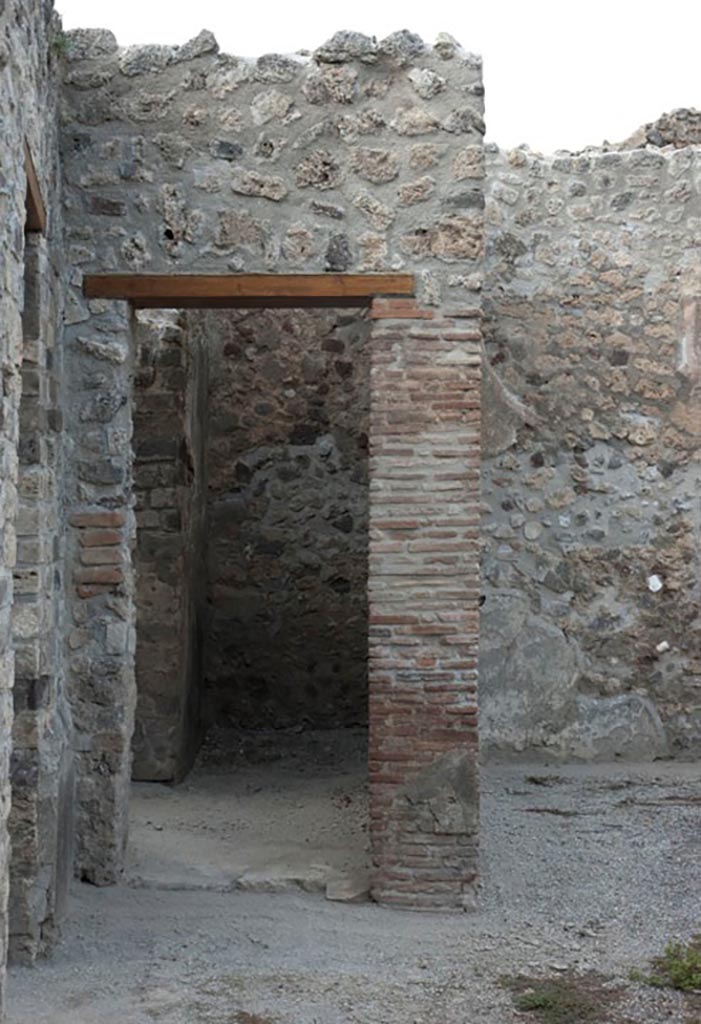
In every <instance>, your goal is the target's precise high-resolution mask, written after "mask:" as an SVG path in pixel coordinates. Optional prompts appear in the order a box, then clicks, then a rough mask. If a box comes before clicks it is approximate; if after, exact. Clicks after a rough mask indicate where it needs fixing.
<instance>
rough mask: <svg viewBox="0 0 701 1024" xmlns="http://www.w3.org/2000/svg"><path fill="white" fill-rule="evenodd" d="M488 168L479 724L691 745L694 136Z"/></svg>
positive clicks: (560, 747)
mask: <svg viewBox="0 0 701 1024" xmlns="http://www.w3.org/2000/svg"><path fill="white" fill-rule="evenodd" d="M687 120H688V119H687ZM683 123H684V124H686V120H685V121H684V122H683ZM488 181H489V188H488V222H489V231H488V244H487V277H486V283H485V292H484V308H485V313H486V318H487V319H486V341H487V362H488V367H489V372H488V373H486V375H485V392H484V408H485V420H484V426H485V431H484V450H485V451H484V454H485V461H484V464H483V497H484V500H485V503H486V505H487V507H488V512H487V515H486V518H485V520H484V526H483V529H484V536H485V549H484V594H485V598H486V599H485V603H484V606H483V619H482V653H481V663H480V664H481V696H482V719H481V724H482V736H483V738H484V740H485V742H486V743H487V744H493V745H496V746H499V747H504V748H509V749H522V748H524V747H530V746H535V747H546V748H548V749H552V750H554V751H559V752H563V753H573V754H576V755H581V756H587V757H588V756H614V755H619V754H620V755H624V756H625V755H634V756H642V757H651V756H655V755H663V754H666V753H679V752H682V753H683V752H692V751H694V750H695V751H698V749H699V741H700V740H701V700H700V699H699V698H700V696H701V692H700V688H701V660H700V658H701V647H700V642H701V634H700V632H699V621H700V620H699V614H698V608H699V600H700V599H701V587H700V580H699V551H700V548H699V542H700V539H701V538H700V537H699V486H700V485H701V473H700V465H699V441H700V440H701V418H700V415H699V408H700V406H699V398H700V396H699V367H700V365H701V363H700V357H701V333H700V324H701V320H700V319H699V312H698V305H697V304H698V299H699V285H700V283H701V282H700V280H699V274H698V254H699V244H700V243H701V199H700V197H699V185H700V183H701V151H700V150H699V149H698V148H682V149H678V150H676V151H675V150H674V149H672V148H669V149H657V148H653V147H648V148H639V149H634V150H631V151H626V152H608V153H602V152H591V153H585V154H582V155H580V156H566V155H561V156H556V157H554V158H547V159H545V158H541V157H539V156H536V155H534V154H532V153H529V152H527V151H524V150H516V151H514V152H511V153H503V154H502V153H497V152H494V151H492V152H490V153H489V169H488ZM505 389H506V390H505Z"/></svg>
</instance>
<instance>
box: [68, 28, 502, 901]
mask: <svg viewBox="0 0 701 1024" xmlns="http://www.w3.org/2000/svg"><path fill="white" fill-rule="evenodd" d="M216 49H217V48H216V43H215V42H214V40H213V38H212V37H211V35H210V34H209V33H206V32H205V33H202V34H201V35H200V36H199V37H198V38H197V39H195V40H193V41H192V42H190V43H188V44H186V45H185V46H183V47H179V48H173V47H166V46H152V47H136V48H130V49H127V50H122V51H119V50H118V49H117V47H116V44H115V42H114V39H113V37H112V36H111V35H110V34H109V33H107V32H100V31H83V32H77V33H71V34H70V38H69V41H68V58H69V61H70V67H69V70H68V74H67V76H66V83H65V88H64V91H63V100H64V119H63V120H64V129H63V158H64V173H65V180H66V217H67V221H68V241H69V246H68V257H69V259H70V260H71V265H72V275H73V276H72V289H71V294H70V295H69V296H68V306H67V323H68V329H67V336H68V345H67V352H68V354H69V359H70V371H69V377H70V380H71V384H72V388H73V390H72V395H71V402H70V405H69V408H70V423H69V431H70V434H71V437H72V439H73V444H74V446H75V449H74V455H75V458H74V461H73V464H72V465H73V468H72V477H71V479H70V480H69V497H70V502H71V524H72V526H73V527H75V532H74V534H73V536H72V538H71V545H72V547H71V550H72V553H73V555H74V558H75V553H76V551H77V548H78V543H79V541H78V536H77V534H79V533H80V532H81V531H83V530H87V529H93V528H102V527H103V526H108V527H110V528H112V527H115V528H118V529H120V530H121V531H122V535H123V539H122V542H121V544H120V545H118V548H119V555H120V562H119V564H116V563H115V562H114V561H113V560H111V561H110V562H109V564H105V565H102V566H97V565H93V566H90V567H88V566H78V562H77V559H75V561H74V564H75V565H76V570H75V573H74V576H73V579H72V581H71V582H72V584H73V586H74V603H73V609H72V614H73V615H74V617H75V618H76V619H77V620H79V621H80V624H81V628H82V630H83V636H84V640H83V641H82V645H81V648H80V651H79V653H78V654H77V655H76V659H77V661H78V668H77V670H76V671H74V672H73V673H72V676H73V679H74V682H75V707H76V714H77V716H78V719H79V720H78V728H79V730H80V736H81V739H82V745H81V756H80V762H79V766H78V767H79V794H80V796H79V802H78V803H79V809H80V822H79V828H78V861H79V868H80V871H81V873H82V874H83V875H84V876H85V877H86V878H90V879H92V880H93V881H96V882H106V881H110V880H112V879H114V878H115V877H116V875H117V874H118V872H119V869H120V865H121V857H122V852H123V845H124V841H125V836H126V808H127V786H128V779H129V740H130V736H131V731H132V718H133V707H134V678H133V649H134V647H133V645H134V639H133V629H132V627H133V608H134V602H133V573H132V563H131V556H130V540H131V536H132V534H133V517H132V514H131V463H130V460H131V455H130V418H131V409H130V398H129V394H130V387H129V366H130V351H131V349H130V345H131V340H130V339H131V325H130V322H129V315H128V311H127V310H125V308H124V305H123V304H120V303H110V302H104V301H91V302H86V301H85V300H84V299H83V297H82V295H81V290H80V289H81V280H82V275H83V273H88V272H94V271H110V270H121V271H151V272H157V271H160V272H177V271H180V272H183V271H188V272H198V271H199V272H205V271H206V272H213V273H226V272H232V271H240V270H247V271H263V272H282V271H286V272H293V273H297V272H304V271H308V272H317V273H318V272H322V273H323V272H326V271H337V272H345V271H349V272H373V271H383V270H385V271H386V270H404V271H406V272H408V273H412V274H414V275H415V277H416V281H417V300H418V302H417V303H414V302H391V301H390V302H387V303H384V304H383V303H380V304H379V305H376V307H375V308H374V310H373V316H374V317H375V320H374V326H373V330H372V343H371V348H372V350H373V358H374V359H375V364H374V368H373V370H372V371H371V381H372V380H373V377H372V373H374V375H375V376H374V380H375V382H376V384H375V385H374V386H375V387H376V390H377V392H378V396H379V397H378V401H377V404H376V406H375V413H374V419H373V415H371V430H370V435H371V436H370V447H371V453H370V455H371V459H370V493H371V499H370V544H371V554H370V596H371V615H372V614H373V613H374V617H375V618H374V623H373V629H374V633H373V638H372V642H373V645H374V646H373V652H372V656H371V683H370V689H371V692H372V688H373V685H375V686H376V696H377V698H378V703H376V704H375V705H374V714H375V720H376V722H377V724H378V726H380V725H382V726H383V728H379V729H378V730H376V731H375V733H374V740H373V753H372V757H371V764H370V770H371V786H373V787H374V792H375V794H376V799H375V802H374V804H373V809H372V821H371V827H372V831H373V841H374V847H375V857H376V863H377V865H378V886H379V888H378V892H379V894H381V895H382V896H383V897H385V896H386V897H387V898H391V899H396V901H397V902H402V901H406V902H410V901H411V899H412V898H413V896H414V895H415V894H416V893H423V894H424V896H425V897H426V899H427V900H428V901H429V903H430V902H431V901H433V902H435V903H441V902H443V903H445V902H451V903H454V904H458V903H460V902H461V901H462V900H463V899H464V898H465V893H466V891H467V890H468V889H469V887H470V885H471V882H472V877H473V874H474V843H473V839H474V833H475V822H476V819H475V812H476V792H475V787H474V784H473V783H474V779H473V773H472V766H473V764H474V756H475V755H474V751H475V746H474V743H472V745H471V746H469V747H466V745H465V739H466V737H471V738H472V740H474V739H475V738H476V721H475V708H474V702H475V664H474V654H475V644H476V636H477V621H476V614H475V610H476V604H477V599H478V591H477V584H476V574H477V559H476V555H475V551H474V547H473V546H472V542H473V539H474V533H475V529H476V526H475V523H474V519H473V518H472V517H473V506H474V500H475V496H476V489H477V461H478V460H477V452H478V438H477V434H476V430H477V427H478V422H479V395H478V394H477V392H476V386H477V384H478V382H479V373H480V369H479V349H478V345H479V337H480V334H479V312H480V311H479V295H478V293H477V291H476V289H477V288H478V287H479V276H478V270H479V266H480V260H481V254H482V220H483V213H482V206H483V194H482V177H483V148H482V133H483V130H484V125H483V122H482V92H483V89H482V83H481V66H480V62H479V60H478V59H477V58H474V57H472V56H470V55H467V54H465V53H463V52H462V51H461V50H460V49H459V47H458V46H457V45H456V44H455V42H454V41H453V40H451V39H450V38H449V37H446V36H442V37H440V38H439V40H438V41H437V43H436V44H435V46H434V47H429V46H426V45H425V44H424V43H422V42H421V40H419V39H417V37H415V36H412V35H411V34H410V33H408V32H402V33H397V34H395V35H393V36H390V37H388V39H386V40H384V41H383V42H382V43H379V44H378V43H376V42H375V41H373V40H371V39H369V38H367V37H364V36H360V35H358V34H354V33H339V34H338V35H337V36H335V37H334V39H333V40H331V42H330V43H329V44H328V45H326V46H324V47H321V48H320V49H319V50H318V51H316V53H315V54H314V55H313V56H312V57H311V58H302V57H293V58H290V57H281V56H279V55H268V56H265V57H262V58H260V59H259V60H258V61H244V60H240V59H238V58H234V57H229V56H225V55H218V54H217V52H216ZM372 388H373V385H372V384H371V396H372V393H373V391H372ZM385 393H386V394H385ZM372 405H373V398H372V397H371V407H372ZM373 424H374V425H373ZM373 434H374V437H373ZM415 462H420V463H421V465H420V468H419V469H418V471H417V472H412V466H413V465H414V463H415ZM373 506H374V507H375V518H374V520H373ZM410 511H411V513H412V514H411V515H409V514H408V513H409V512H410ZM405 513H406V515H405ZM436 519H438V520H439V521H441V522H442V523H443V528H441V527H438V528H437V529H438V533H437V534H434V532H433V531H434V529H436V527H435V520H436ZM453 519H455V521H456V525H455V529H451V522H452V520H453ZM402 524H405V525H402ZM462 541H468V543H466V545H465V546H464V547H463V548H462V549H460V550H459V549H458V548H457V547H456V545H458V544H459V543H460V542H462ZM373 545H375V549H374V554H373ZM400 578H401V579H402V586H401V587H398V586H397V583H398V581H399V580H400ZM424 599H425V607H424V606H423V605H422V602H424ZM107 636H109V637H110V641H109V646H108V644H107V640H106V638H107ZM83 665H84V666H86V670H85V671H83V670H82V668H81V666H83ZM87 666H89V667H90V670H89V672H88V671H87ZM373 679H374V680H375V682H374V684H373ZM392 679H394V681H395V683H396V686H391V685H390V680H392ZM434 687H435V689H434ZM390 690H391V692H390ZM409 709H411V713H410V714H409V713H408V711H409ZM372 718H373V705H372V702H371V721H372ZM390 761H391V762H392V764H393V766H394V767H393V770H392V772H391V773H388V772H385V771H384V769H385V767H386V765H387V764H388V763H389V762H390ZM436 761H438V762H440V763H439V764H438V766H437V767H436V768H435V770H432V766H433V765H434V763H435V762H436ZM425 772H428V773H429V774H428V776H424V774H422V773H425ZM419 776H421V781H420V782H417V781H416V780H417V777H419ZM414 783H416V784H415V785H414ZM412 786H414V788H411V787H412ZM432 801H434V802H435V801H437V802H438V803H440V804H441V807H442V808H443V810H442V811H441V812H440V813H438V812H436V813H438V818H436V815H435V814H434V813H433V812H432V811H431V810H430V807H431V806H432ZM380 867H381V871H380Z"/></svg>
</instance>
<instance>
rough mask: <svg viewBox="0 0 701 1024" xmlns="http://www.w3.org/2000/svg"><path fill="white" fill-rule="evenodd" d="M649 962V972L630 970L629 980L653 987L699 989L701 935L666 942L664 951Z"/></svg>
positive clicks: (700, 989) (681, 989)
mask: <svg viewBox="0 0 701 1024" xmlns="http://www.w3.org/2000/svg"><path fill="white" fill-rule="evenodd" d="M651 964H652V971H651V972H650V973H649V974H645V973H643V972H642V971H638V970H632V971H631V972H630V975H629V977H630V979H631V981H640V982H644V983H645V984H646V985H653V986H654V987H655V988H676V989H679V990H680V991H681V992H697V991H701V935H694V936H693V937H692V938H691V939H690V940H689V941H688V942H668V943H667V945H666V946H665V951H664V953H662V955H661V956H656V957H655V958H654V960H652V962H651Z"/></svg>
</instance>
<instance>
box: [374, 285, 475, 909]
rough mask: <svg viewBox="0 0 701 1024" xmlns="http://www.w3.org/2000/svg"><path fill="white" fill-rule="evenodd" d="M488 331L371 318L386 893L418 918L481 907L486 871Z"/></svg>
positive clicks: (379, 779)
mask: <svg viewBox="0 0 701 1024" xmlns="http://www.w3.org/2000/svg"><path fill="white" fill-rule="evenodd" d="M479 316H480V313H479V310H478V309H472V308H468V309H459V310H450V311H445V310H443V311H439V310H422V309H420V308H418V307H417V306H416V304H415V303H414V302H413V300H398V299H376V300H375V302H374V303H373V306H372V310H371V317H372V319H373V321H374V324H373V332H372V355H371V377H370V388H371V398H370V403H371V414H370V416H371V420H370V553H369V580H368V588H369V599H370V682H369V687H370V696H369V704H370V835H371V847H372V856H373V869H374V884H373V894H374V896H375V898H376V899H377V900H378V901H380V902H382V903H387V904H393V905H397V906H404V907H410V908H416V909H420V908H426V909H431V908H436V909H460V908H465V907H469V906H470V905H471V904H472V902H473V896H474V883H475V878H476V869H477V829H478V800H479V797H478V773H477V641H478V599H479V552H478V522H479V508H478V505H479V458H480V450H479V412H480V410H479V401H480V394H479V387H480V321H479Z"/></svg>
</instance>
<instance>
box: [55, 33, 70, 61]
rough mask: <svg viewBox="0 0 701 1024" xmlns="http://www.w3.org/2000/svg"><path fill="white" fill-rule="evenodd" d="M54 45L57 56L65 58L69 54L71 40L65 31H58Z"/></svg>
mask: <svg viewBox="0 0 701 1024" xmlns="http://www.w3.org/2000/svg"><path fill="white" fill-rule="evenodd" d="M52 46H53V50H54V53H55V54H56V56H57V57H60V58H63V57H67V56H68V51H69V49H70V41H69V39H68V36H67V35H66V33H65V32H57V33H56V35H55V36H54V38H53V41H52Z"/></svg>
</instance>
